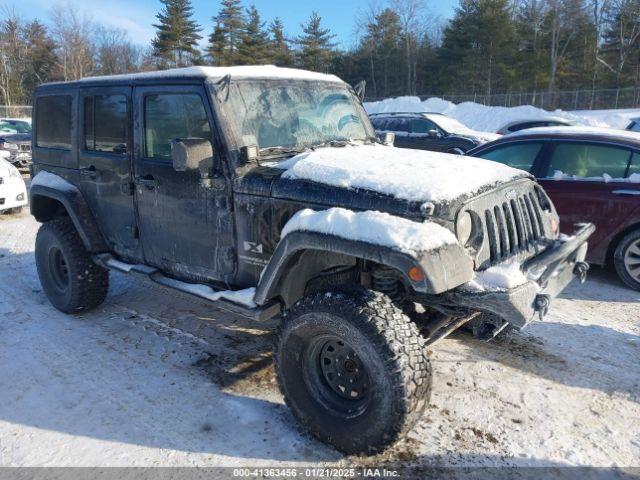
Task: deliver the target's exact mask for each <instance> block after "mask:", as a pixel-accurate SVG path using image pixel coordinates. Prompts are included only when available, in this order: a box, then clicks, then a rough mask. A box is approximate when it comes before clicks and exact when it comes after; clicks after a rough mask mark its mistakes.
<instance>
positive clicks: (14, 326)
mask: <svg viewBox="0 0 640 480" xmlns="http://www.w3.org/2000/svg"><path fill="white" fill-rule="evenodd" d="M37 227H38V225H37V223H36V222H35V221H34V220H33V219H31V218H30V217H29V216H28V215H27V214H26V213H25V214H22V215H20V216H15V215H9V216H8V215H3V216H0V465H2V466H203V467H205V466H280V467H287V466H300V465H305V466H306V465H322V466H344V465H352V464H356V465H369V466H372V465H373V466H379V465H380V464H382V463H385V462H392V463H394V464H396V465H400V466H402V465H406V466H412V465H415V466H420V467H425V466H426V467H447V466H458V467H459V466H471V465H475V466H489V467H493V466H524V465H528V466H536V467H541V466H546V467H561V466H566V465H595V466H621V467H624V466H637V465H638V459H639V458H640V440H639V439H640V423H639V422H638V418H640V364H639V363H638V358H640V315H639V314H638V305H639V303H640V292H635V291H632V290H629V289H627V288H625V287H623V286H622V285H621V283H620V282H619V281H618V280H617V279H616V277H615V276H614V275H611V274H609V273H607V272H603V271H601V270H599V269H594V271H593V272H592V273H590V277H589V279H588V280H587V283H586V284H584V285H580V284H577V283H574V284H572V285H571V287H570V288H568V289H567V290H566V291H565V292H564V294H563V295H562V296H561V298H559V299H557V300H555V301H554V302H553V303H552V308H551V312H550V314H549V316H548V317H547V319H546V321H545V322H534V323H533V324H531V325H530V326H529V327H527V329H526V330H524V331H522V332H508V333H507V334H506V335H504V336H502V337H500V338H498V339H497V340H495V341H493V342H489V343H484V342H481V341H477V340H474V339H473V338H471V337H469V336H468V335H466V334H464V333H459V334H454V335H453V336H452V337H450V338H448V339H445V340H443V341H442V342H440V343H437V344H436V345H434V346H432V347H430V352H429V355H430V358H431V361H432V364H433V369H434V380H433V395H432V397H431V401H430V403H429V406H428V407H427V409H426V411H425V414H424V416H423V418H422V420H421V421H420V422H419V424H418V426H417V427H416V428H415V430H414V431H412V432H411V433H410V435H409V438H408V439H407V440H405V441H403V442H401V443H400V444H398V445H397V446H395V447H393V448H392V449H391V450H389V451H388V452H386V453H384V454H381V455H378V456H376V457H373V458H360V457H344V456H343V455H341V454H340V453H338V452H336V451H335V450H333V449H331V448H329V447H326V446H325V445H323V444H322V443H320V442H318V441H316V440H315V439H313V438H311V437H309V436H308V435H306V434H305V433H303V431H302V430H301V429H300V428H299V426H298V424H297V423H296V422H295V420H294V419H293V417H292V416H291V414H290V413H289V411H288V409H287V408H286V407H285V406H284V405H283V402H282V397H281V395H280V393H279V392H278V389H277V386H276V384H275V379H274V373H273V363H272V360H271V348H272V342H273V329H274V327H275V326H276V322H275V321H273V322H272V321H269V322H264V323H258V322H249V321H248V320H245V319H242V318H240V317H235V316H232V315H229V314H226V313H224V312H221V311H218V310H216V309H213V308H211V307H210V306H209V305H207V304H205V303H199V302H197V301H196V302H194V301H193V300H186V299H184V298H182V297H173V296H171V295H167V293H166V291H159V290H156V289H155V288H151V287H149V286H146V285H142V284H139V283H136V282H135V281H133V280H132V279H130V278H129V277H128V276H126V275H121V274H116V273H114V274H112V275H111V279H112V283H111V288H110V291H109V296H108V298H107V301H106V302H105V303H104V304H103V305H102V306H101V307H99V308H98V309H97V310H96V311H93V312H87V313H83V314H81V315H76V316H70V315H64V314H62V313H60V312H58V311H56V310H55V309H53V308H52V307H51V305H50V304H49V303H48V302H47V300H46V298H45V297H44V294H43V293H42V289H41V287H40V284H39V282H38V277H37V274H36V271H35V265H34V261H33V246H34V239H35V234H36V231H37ZM540 474H541V475H543V476H544V475H546V474H547V473H546V472H544V471H541V473H540Z"/></svg>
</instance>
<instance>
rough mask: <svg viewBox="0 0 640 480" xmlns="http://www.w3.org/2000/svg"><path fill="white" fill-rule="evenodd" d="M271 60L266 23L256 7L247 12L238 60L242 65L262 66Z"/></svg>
mask: <svg viewBox="0 0 640 480" xmlns="http://www.w3.org/2000/svg"><path fill="white" fill-rule="evenodd" d="M270 59H271V53H270V48H269V38H268V35H267V32H265V31H264V22H263V21H262V20H261V19H260V13H259V12H258V9H257V8H256V7H255V6H253V5H252V6H251V7H250V8H249V9H248V10H247V23H246V25H245V28H244V31H243V32H242V35H241V37H240V44H239V45H238V58H237V61H236V63H238V64H240V65H252V64H253V65H262V64H265V63H268V62H269V61H270Z"/></svg>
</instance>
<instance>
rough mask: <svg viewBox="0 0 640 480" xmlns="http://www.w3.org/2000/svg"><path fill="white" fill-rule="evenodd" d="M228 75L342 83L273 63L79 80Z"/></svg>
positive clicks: (215, 76) (316, 73) (188, 68)
mask: <svg viewBox="0 0 640 480" xmlns="http://www.w3.org/2000/svg"><path fill="white" fill-rule="evenodd" d="M227 75H230V76H231V78H274V79H292V80H314V81H325V82H340V83H344V82H343V81H342V80H340V79H339V78H338V77H336V76H335V75H327V74H324V73H318V72H311V71H308V70H300V69H297V68H282V67H276V66H274V65H244V66H234V67H186V68H172V69H168V70H158V71H153V72H142V73H130V74H123V75H107V76H103V77H85V78H83V79H82V80H81V81H83V82H92V81H95V80H121V81H136V80H148V79H158V78H167V77H202V78H213V79H216V78H222V77H225V76H227Z"/></svg>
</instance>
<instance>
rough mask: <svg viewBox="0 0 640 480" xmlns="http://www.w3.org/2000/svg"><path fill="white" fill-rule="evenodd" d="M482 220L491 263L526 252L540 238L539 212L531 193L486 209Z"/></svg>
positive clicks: (541, 234)
mask: <svg viewBox="0 0 640 480" xmlns="http://www.w3.org/2000/svg"><path fill="white" fill-rule="evenodd" d="M484 217H485V222H486V227H487V240H488V242H489V253H490V255H491V257H490V259H491V263H496V262H499V261H501V260H504V259H505V258H507V257H510V256H512V255H516V254H518V253H520V252H523V251H526V250H529V249H530V248H531V247H533V246H534V245H535V244H537V243H538V241H539V240H540V238H542V237H544V224H543V222H542V209H541V207H540V201H539V200H538V197H537V195H536V194H535V193H534V192H528V193H524V194H522V195H518V196H517V197H516V198H513V199H511V200H507V201H505V202H502V204H501V205H500V204H498V205H495V206H494V207H493V208H488V209H486V210H485V212H484Z"/></svg>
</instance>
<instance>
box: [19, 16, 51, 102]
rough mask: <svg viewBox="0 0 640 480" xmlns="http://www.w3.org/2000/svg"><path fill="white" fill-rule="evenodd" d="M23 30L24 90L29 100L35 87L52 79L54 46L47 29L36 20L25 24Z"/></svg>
mask: <svg viewBox="0 0 640 480" xmlns="http://www.w3.org/2000/svg"><path fill="white" fill-rule="evenodd" d="M25 30H26V31H25V35H24V36H25V41H26V43H27V48H28V57H27V59H28V62H27V65H26V75H25V79H24V84H25V85H24V88H25V92H26V95H27V97H28V98H31V95H32V94H33V91H34V89H35V87H37V86H38V85H40V84H41V83H45V82H47V81H49V80H52V79H53V69H54V67H55V65H56V54H55V50H56V44H55V42H54V41H53V38H51V35H49V32H48V31H47V27H46V26H45V25H44V24H43V23H41V22H40V21H39V20H37V19H36V20H34V21H32V22H31V23H29V24H27V25H26V27H25Z"/></svg>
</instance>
